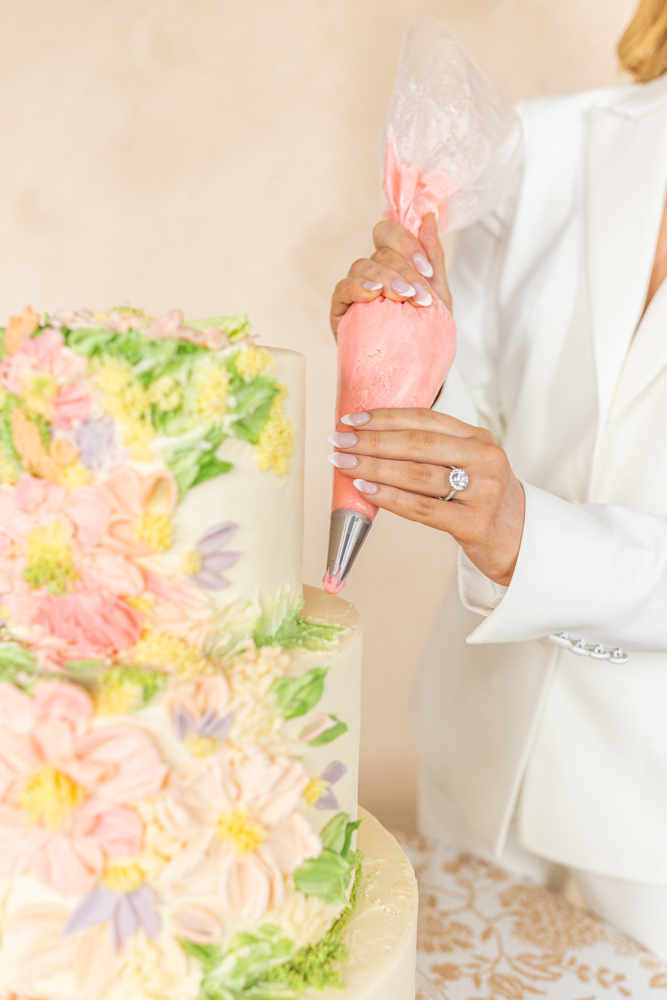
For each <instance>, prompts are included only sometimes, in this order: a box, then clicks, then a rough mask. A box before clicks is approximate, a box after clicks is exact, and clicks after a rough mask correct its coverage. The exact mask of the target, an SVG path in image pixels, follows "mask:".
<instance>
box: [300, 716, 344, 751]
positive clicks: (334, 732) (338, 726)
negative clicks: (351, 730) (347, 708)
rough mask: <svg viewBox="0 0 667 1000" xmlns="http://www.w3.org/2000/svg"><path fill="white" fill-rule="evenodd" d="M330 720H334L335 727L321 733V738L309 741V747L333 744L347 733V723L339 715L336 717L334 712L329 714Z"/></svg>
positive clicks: (317, 737)
mask: <svg viewBox="0 0 667 1000" xmlns="http://www.w3.org/2000/svg"><path fill="white" fill-rule="evenodd" d="M329 718H330V719H333V720H334V722H335V725H334V726H330V727H329V728H328V729H325V730H324V732H323V733H320V735H319V736H316V737H315V739H314V740H308V746H311V747H322V746H324V745H325V744H326V743H332V742H333V741H334V740H335V739H338V737H339V736H342V735H343V733H346V732H347V729H348V726H347V722H343V721H342V720H341V719H339V718H338V716H337V715H334V713H333V712H330V713H329Z"/></svg>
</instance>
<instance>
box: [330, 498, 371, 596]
mask: <svg viewBox="0 0 667 1000" xmlns="http://www.w3.org/2000/svg"><path fill="white" fill-rule="evenodd" d="M372 523H373V522H372V521H371V519H370V517H367V516H366V515H365V514H360V513H359V512H358V511H356V510H332V511H331V526H330V528H329V557H328V559H327V571H326V573H325V576H324V581H323V582H324V589H325V590H326V591H327V593H329V594H339V593H340V591H341V590H342V589H343V587H344V586H345V581H346V580H347V576H348V573H349V572H350V570H351V569H352V564H353V562H354V560H355V559H356V558H357V556H358V554H359V550H360V548H361V546H362V545H363V544H364V540H365V538H366V535H367V534H368V532H369V531H370V530H371V525H372Z"/></svg>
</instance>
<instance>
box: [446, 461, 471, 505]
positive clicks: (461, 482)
mask: <svg viewBox="0 0 667 1000" xmlns="http://www.w3.org/2000/svg"><path fill="white" fill-rule="evenodd" d="M469 482H470V480H469V479H468V473H467V472H466V471H465V469H457V468H453V469H452V471H451V472H450V473H449V485H450V486H451V488H452V492H451V493H450V494H449V496H446V497H438V500H444V501H447V500H451V499H452V497H453V496H454V494H455V493H458V492H459V490H464V489H465V488H466V486H467V485H468V483H469Z"/></svg>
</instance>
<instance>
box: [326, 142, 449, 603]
mask: <svg viewBox="0 0 667 1000" xmlns="http://www.w3.org/2000/svg"><path fill="white" fill-rule="evenodd" d="M384 190H385V193H386V195H387V198H388V200H389V207H388V209H387V211H386V212H385V217H386V218H388V219H390V220H392V221H396V222H400V223H401V225H403V226H405V227H406V228H407V229H409V230H410V231H411V232H412V233H413V234H414V235H415V236H416V235H417V234H418V233H419V229H420V227H421V224H422V220H423V218H424V216H425V215H427V214H428V213H429V212H434V211H436V210H437V212H438V221H439V227H444V224H445V221H446V218H447V201H448V199H449V197H450V196H451V195H452V194H453V193H454V190H455V188H454V186H453V185H452V184H450V183H449V182H448V180H447V178H446V177H439V176H437V175H428V174H422V173H421V171H420V170H419V168H418V167H414V166H413V167H407V168H405V167H401V166H400V165H399V163H398V159H397V156H396V152H395V146H394V142H393V140H392V138H391V136H390V137H388V141H387V152H386V159H385V183H384ZM455 352H456V324H455V323H454V318H453V316H452V314H451V313H450V312H449V310H448V309H447V308H446V307H445V305H444V304H443V303H442V302H441V301H440V299H439V298H438V297H437V295H435V294H434V295H433V303H432V305H430V306H426V307H423V306H415V305H412V304H411V303H410V302H394V301H392V300H391V299H385V298H384V297H382V296H381V297H380V298H378V299H375V300H374V301H373V302H365V303H355V304H354V305H353V306H351V307H350V309H349V310H348V311H347V313H346V314H345V316H344V317H343V319H342V321H341V323H340V326H339V327H338V391H337V397H336V426H337V429H338V430H349V428H348V427H346V426H345V425H343V424H341V422H340V418H341V417H342V416H344V415H345V414H346V413H358V412H360V411H361V410H371V409H377V408H378V407H399V408H402V407H430V406H431V405H432V404H433V402H434V400H435V397H436V396H437V394H438V392H439V390H440V388H441V386H442V384H443V382H444V380H445V376H446V375H447V372H448V371H449V369H450V367H451V364H452V361H453V360H454V354H455ZM331 506H332V509H333V510H354V511H358V512H359V513H361V514H365V515H366V516H367V517H368V518H370V519H371V521H372V520H373V518H374V517H375V515H376V513H377V511H378V508H377V507H376V506H375V505H374V504H372V503H371V502H370V501H369V500H368V499H366V497H364V496H363V495H362V494H361V493H359V491H358V490H357V489H356V487H355V486H354V484H353V482H352V479H351V478H349V477H347V476H343V475H342V474H341V473H340V472H339V471H338V470H336V471H335V472H334V486H333V500H332V505H331ZM343 585H344V581H343V583H340V582H339V581H338V580H336V581H333V580H331V579H330V578H329V575H328V573H327V575H326V576H325V577H324V580H323V586H324V589H325V590H327V591H328V592H329V593H339V592H340V591H341V590H342V588H343Z"/></svg>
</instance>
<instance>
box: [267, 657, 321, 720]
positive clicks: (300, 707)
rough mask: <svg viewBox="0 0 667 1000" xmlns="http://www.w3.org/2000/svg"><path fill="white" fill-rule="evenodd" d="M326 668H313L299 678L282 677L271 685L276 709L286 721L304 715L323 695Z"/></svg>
mask: <svg viewBox="0 0 667 1000" xmlns="http://www.w3.org/2000/svg"><path fill="white" fill-rule="evenodd" d="M328 670H329V668H328V667H314V668H313V669H312V670H309V671H308V672H307V673H305V674H301V676H300V677H282V678H281V679H280V680H278V681H276V683H275V684H274V685H273V693H274V694H275V696H276V701H277V703H278V708H279V709H280V711H281V712H282V713H283V715H284V716H285V718H286V719H295V718H296V717H297V716H299V715H305V714H306V712H310V710H311V708H314V707H315V705H317V703H318V701H319V700H320V698H321V697H322V694H323V693H324V681H325V679H326V676H327V671H328Z"/></svg>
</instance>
